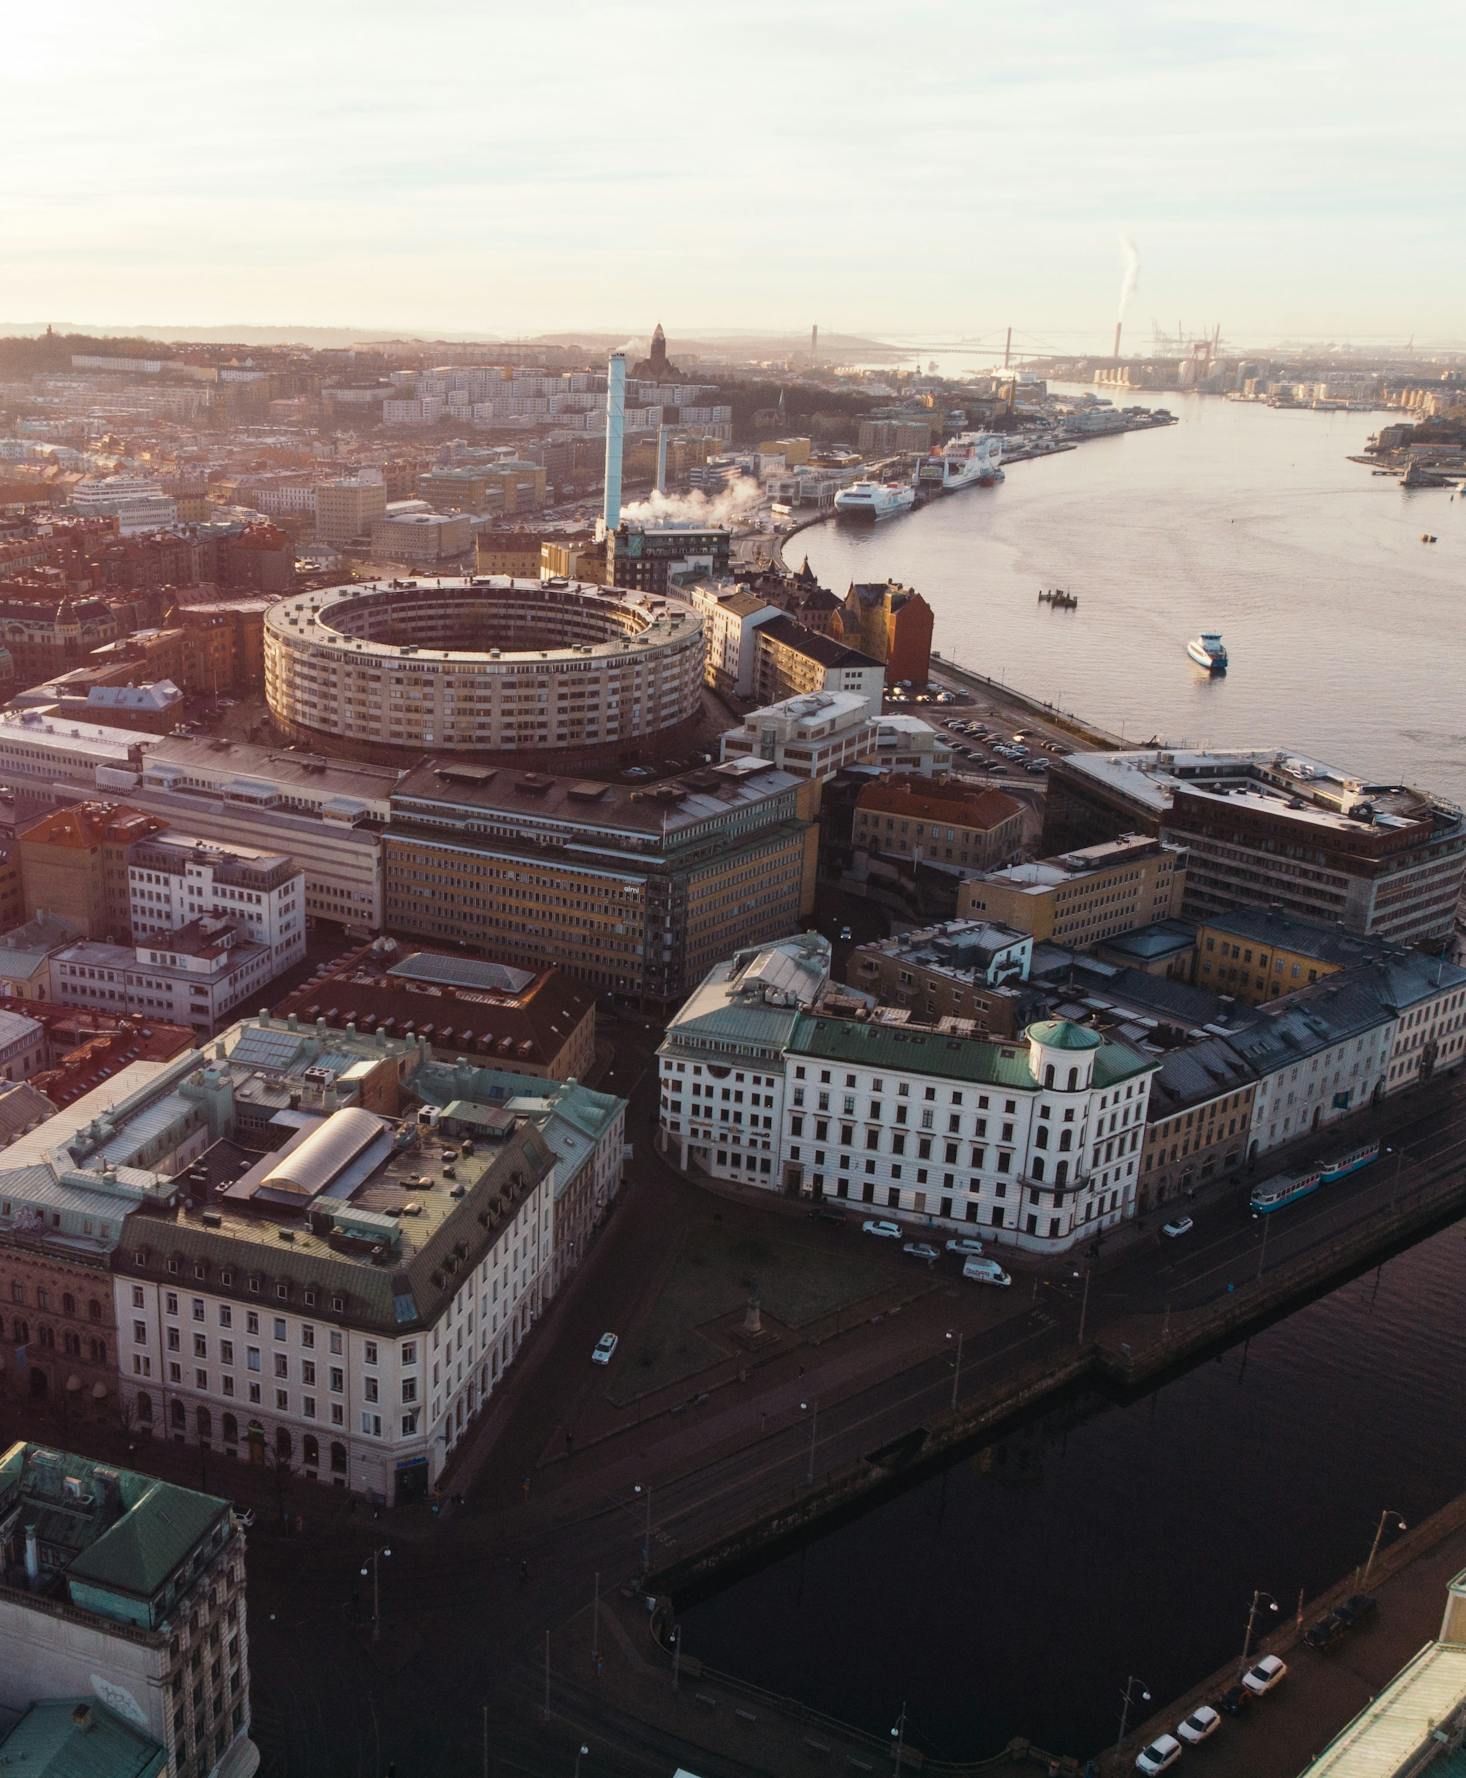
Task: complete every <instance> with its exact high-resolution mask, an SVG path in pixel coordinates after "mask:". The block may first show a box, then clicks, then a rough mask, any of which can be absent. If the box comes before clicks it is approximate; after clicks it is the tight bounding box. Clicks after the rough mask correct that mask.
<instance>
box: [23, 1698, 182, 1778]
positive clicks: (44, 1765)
mask: <svg viewBox="0 0 1466 1778" xmlns="http://www.w3.org/2000/svg"><path fill="white" fill-rule="evenodd" d="M0 1767H3V1768H4V1771H5V1774H6V1778H159V1775H160V1774H162V1773H163V1772H165V1771H166V1770H167V1767H168V1756H167V1754H166V1752H165V1751H164V1750H163V1748H162V1747H160V1746H159V1744H158V1743H157V1742H156V1741H153V1740H150V1739H149V1737H148V1736H147V1735H146V1734H145V1733H144V1732H143V1731H142V1730H141V1729H139V1728H135V1727H134V1726H133V1725H132V1724H131V1723H130V1722H125V1721H124V1720H123V1719H122V1717H120V1716H118V1715H117V1714H116V1713H115V1712H114V1711H112V1710H109V1709H108V1708H107V1706H106V1705H105V1704H103V1703H101V1702H99V1700H98V1699H97V1698H95V1697H89V1698H50V1699H47V1700H45V1701H44V1702H42V1703H38V1704H32V1705H31V1707H30V1709H29V1710H27V1711H26V1713H25V1715H24V1716H22V1717H21V1719H20V1721H19V1722H18V1723H16V1725H15V1727H14V1728H13V1729H12V1730H11V1731H10V1733H9V1734H8V1735H6V1736H4V1737H3V1739H0Z"/></svg>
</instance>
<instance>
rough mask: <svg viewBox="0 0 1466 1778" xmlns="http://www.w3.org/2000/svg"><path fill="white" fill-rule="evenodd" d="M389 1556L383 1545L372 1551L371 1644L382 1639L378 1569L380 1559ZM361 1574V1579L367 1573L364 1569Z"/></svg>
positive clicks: (389, 1552)
mask: <svg viewBox="0 0 1466 1778" xmlns="http://www.w3.org/2000/svg"><path fill="white" fill-rule="evenodd" d="M391 1554H392V1552H391V1550H389V1549H388V1548H387V1546H386V1545H385V1544H383V1545H382V1546H381V1547H380V1548H378V1549H374V1550H373V1551H372V1571H371V1572H372V1641H373V1642H380V1641H381V1639H382V1589H381V1576H380V1569H379V1564H380V1559H381V1557H383V1556H390V1555H391ZM361 1572H362V1576H363V1578H365V1575H366V1572H367V1571H366V1569H365V1568H364V1567H363V1569H362V1571H361Z"/></svg>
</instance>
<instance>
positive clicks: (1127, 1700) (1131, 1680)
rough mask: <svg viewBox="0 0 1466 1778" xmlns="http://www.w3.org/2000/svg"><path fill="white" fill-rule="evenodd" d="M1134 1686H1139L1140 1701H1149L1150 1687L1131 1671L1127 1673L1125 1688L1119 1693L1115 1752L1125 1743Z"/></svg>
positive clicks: (1133, 1698)
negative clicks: (1117, 1737) (1117, 1734)
mask: <svg viewBox="0 0 1466 1778" xmlns="http://www.w3.org/2000/svg"><path fill="white" fill-rule="evenodd" d="M1136 1686H1139V1687H1140V1696H1141V1700H1142V1702H1144V1703H1146V1704H1148V1703H1149V1702H1150V1688H1149V1687H1148V1686H1147V1685H1145V1684H1144V1683H1143V1682H1142V1681H1141V1680H1139V1679H1137V1678H1136V1677H1135V1675H1134V1674H1133V1673H1131V1674H1129V1675H1127V1677H1126V1680H1125V1689H1124V1691H1123V1692H1121V1693H1120V1735H1119V1739H1118V1740H1117V1741H1116V1742H1115V1752H1116V1753H1117V1754H1118V1753H1119V1751H1120V1749H1121V1748H1122V1747H1123V1746H1124V1745H1125V1736H1126V1734H1127V1733H1128V1732H1129V1728H1130V1706H1131V1705H1132V1704H1133V1703H1134V1702H1135V1688H1136Z"/></svg>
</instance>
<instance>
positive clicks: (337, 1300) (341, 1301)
mask: <svg viewBox="0 0 1466 1778" xmlns="http://www.w3.org/2000/svg"><path fill="white" fill-rule="evenodd" d="M331 1307H332V1308H333V1309H334V1310H335V1311H336V1313H337V1314H338V1315H340V1314H341V1313H342V1312H343V1311H344V1310H345V1308H346V1298H345V1297H344V1296H333V1297H332V1298H331Z"/></svg>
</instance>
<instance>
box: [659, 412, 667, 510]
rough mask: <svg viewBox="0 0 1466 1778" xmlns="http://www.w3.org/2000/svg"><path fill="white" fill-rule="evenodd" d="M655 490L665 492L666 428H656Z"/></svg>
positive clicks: (660, 492)
mask: <svg viewBox="0 0 1466 1778" xmlns="http://www.w3.org/2000/svg"><path fill="white" fill-rule="evenodd" d="M657 492H658V493H659V494H665V493H666V492H667V428H666V427H665V426H658V428H657Z"/></svg>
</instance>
